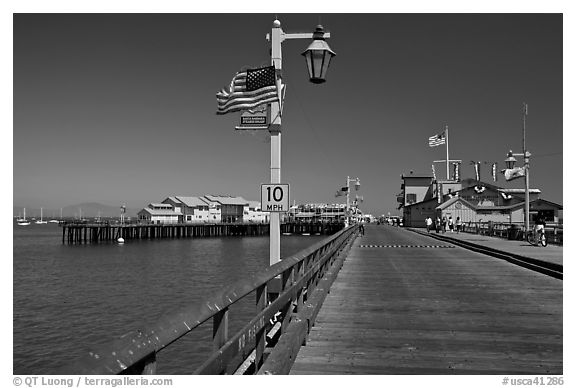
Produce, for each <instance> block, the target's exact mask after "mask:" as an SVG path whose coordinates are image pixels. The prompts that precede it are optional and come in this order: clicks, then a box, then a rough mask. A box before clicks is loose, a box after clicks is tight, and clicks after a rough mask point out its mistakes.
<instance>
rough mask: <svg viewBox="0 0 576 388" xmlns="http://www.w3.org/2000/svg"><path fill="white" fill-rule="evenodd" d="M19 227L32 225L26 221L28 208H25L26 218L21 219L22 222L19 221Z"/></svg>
mask: <svg viewBox="0 0 576 388" xmlns="http://www.w3.org/2000/svg"><path fill="white" fill-rule="evenodd" d="M18 225H20V226H26V225H30V221H28V220H27V219H26V208H24V218H21V219H20V220H18Z"/></svg>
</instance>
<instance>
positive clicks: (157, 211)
mask: <svg viewBox="0 0 576 388" xmlns="http://www.w3.org/2000/svg"><path fill="white" fill-rule="evenodd" d="M142 212H146V213H149V214H150V215H152V216H181V215H182V212H180V211H174V210H165V209H150V208H147V207H145V208H144V209H142V210H140V211H139V212H138V214H140V213H142Z"/></svg>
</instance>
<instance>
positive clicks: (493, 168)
mask: <svg viewBox="0 0 576 388" xmlns="http://www.w3.org/2000/svg"><path fill="white" fill-rule="evenodd" d="M496 171H498V162H494V163H492V179H494V182H497V181H498V176H497V174H496Z"/></svg>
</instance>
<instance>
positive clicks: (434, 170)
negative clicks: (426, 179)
mask: <svg viewBox="0 0 576 388" xmlns="http://www.w3.org/2000/svg"><path fill="white" fill-rule="evenodd" d="M432 176H433V177H434V180H436V168H435V167H434V165H432Z"/></svg>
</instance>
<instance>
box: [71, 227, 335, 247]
mask: <svg viewBox="0 0 576 388" xmlns="http://www.w3.org/2000/svg"><path fill="white" fill-rule="evenodd" d="M61 227H62V243H63V244H64V243H68V244H82V243H99V242H107V241H117V240H118V239H119V238H120V237H121V238H123V239H124V240H125V241H128V240H149V239H164V238H167V239H170V238H190V237H219V236H264V235H268V234H269V233H270V225H269V224H264V223H242V224H238V223H230V224H228V223H218V224H128V225H126V224H125V225H121V224H81V223H67V224H62V225H61ZM343 227H344V224H341V223H320V222H319V223H286V224H282V225H281V232H282V233H285V234H321V235H330V234H333V233H336V232H337V231H339V230H341V229H342V228H343Z"/></svg>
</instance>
